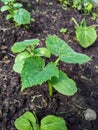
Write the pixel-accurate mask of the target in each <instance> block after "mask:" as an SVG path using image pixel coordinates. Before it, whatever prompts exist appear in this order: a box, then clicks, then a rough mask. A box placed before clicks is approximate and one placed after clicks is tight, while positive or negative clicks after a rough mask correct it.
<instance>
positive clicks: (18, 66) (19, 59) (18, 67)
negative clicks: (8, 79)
mask: <svg viewBox="0 0 98 130" xmlns="http://www.w3.org/2000/svg"><path fill="white" fill-rule="evenodd" d="M30 56H31V55H30V54H29V53H28V52H22V53H20V54H18V55H17V56H16V58H15V63H14V65H13V70H14V71H15V72H17V73H21V71H22V68H23V65H24V60H25V58H28V57H30Z"/></svg>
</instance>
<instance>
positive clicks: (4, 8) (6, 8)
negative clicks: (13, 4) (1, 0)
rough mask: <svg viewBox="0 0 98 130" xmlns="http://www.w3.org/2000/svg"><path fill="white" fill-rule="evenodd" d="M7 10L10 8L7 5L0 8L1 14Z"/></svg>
mask: <svg viewBox="0 0 98 130" xmlns="http://www.w3.org/2000/svg"><path fill="white" fill-rule="evenodd" d="M9 9H10V7H9V6H8V5H4V6H2V7H1V12H4V11H7V10H9Z"/></svg>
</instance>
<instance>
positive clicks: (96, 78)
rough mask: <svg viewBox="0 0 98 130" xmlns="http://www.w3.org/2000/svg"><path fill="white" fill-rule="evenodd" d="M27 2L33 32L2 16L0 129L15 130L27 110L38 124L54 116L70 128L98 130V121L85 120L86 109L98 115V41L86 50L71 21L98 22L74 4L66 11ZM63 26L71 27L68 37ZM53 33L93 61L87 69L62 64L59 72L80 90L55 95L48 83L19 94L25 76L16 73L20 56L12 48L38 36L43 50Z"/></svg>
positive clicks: (58, 6) (47, 3)
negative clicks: (15, 62)
mask: <svg viewBox="0 0 98 130" xmlns="http://www.w3.org/2000/svg"><path fill="white" fill-rule="evenodd" d="M22 3H23V5H24V8H25V9H27V10H28V11H30V13H31V17H32V19H35V22H33V21H34V20H32V21H31V24H30V25H29V26H28V28H25V27H22V26H21V27H15V25H14V23H13V21H6V20H5V16H6V13H1V12H0V130H16V128H15V126H14V121H15V119H16V118H17V117H19V116H20V115H21V114H23V113H24V112H26V111H31V112H32V111H35V112H36V115H37V117H38V120H39V121H40V120H41V119H42V118H43V117H44V116H46V115H49V114H54V115H57V116H60V117H63V118H64V119H65V120H66V124H67V127H68V130H98V118H97V119H96V120H94V121H87V120H85V118H84V112H85V110H86V109H87V108H90V109H93V110H94V111H95V112H96V113H97V114H98V67H96V66H98V40H96V42H95V43H94V44H93V45H92V46H91V47H89V48H87V49H84V48H82V47H81V46H80V45H79V44H78V42H77V41H76V39H75V29H74V23H73V22H72V20H71V18H72V17H74V18H75V19H76V20H77V21H78V22H79V23H80V22H81V20H82V18H85V19H86V21H87V25H94V26H96V25H97V24H98V19H96V20H92V19H91V18H92V16H91V15H84V14H83V13H80V12H79V11H77V10H74V9H73V8H72V7H70V6H69V7H67V10H63V9H62V5H61V4H60V3H58V1H56V0H52V1H51V0H40V2H38V3H37V2H36V1H32V0H28V1H25V2H24V1H23V2H22ZM1 6H2V2H0V7H1ZM61 28H67V33H66V34H62V33H60V29H61ZM96 30H97V27H96ZM51 34H56V35H58V36H59V37H60V38H62V39H63V40H65V41H66V42H67V43H68V44H69V45H70V46H71V47H72V48H73V49H74V50H76V51H77V52H80V53H84V54H87V55H88V56H90V57H91V58H92V60H91V61H90V62H88V63H86V64H83V65H79V64H66V63H64V62H60V63H59V68H60V69H62V70H63V71H64V72H66V73H67V74H68V76H69V77H70V78H72V79H73V80H75V81H76V84H77V88H78V92H77V93H76V94H75V95H74V96H71V97H68V96H64V95H62V94H60V93H58V92H57V91H55V90H54V91H53V96H52V97H50V96H49V94H48V88H47V83H44V84H42V85H41V86H34V87H32V88H28V89H27V90H25V91H23V92H21V91H20V89H21V82H20V75H19V74H17V73H15V72H14V71H13V69H12V67H13V63H14V59H15V55H14V54H12V52H11V46H12V45H13V44H14V43H15V42H16V41H22V40H25V39H33V38H39V39H40V41H41V42H40V46H45V38H46V36H48V35H51ZM51 60H55V57H51V58H50V59H46V61H47V62H49V61H51Z"/></svg>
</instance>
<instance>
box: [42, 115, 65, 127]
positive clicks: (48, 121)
mask: <svg viewBox="0 0 98 130" xmlns="http://www.w3.org/2000/svg"><path fill="white" fill-rule="evenodd" d="M40 130H67V127H66V123H65V121H64V120H63V119H62V118H60V117H57V116H53V115H48V116H46V117H44V118H43V119H42V120H41V126H40Z"/></svg>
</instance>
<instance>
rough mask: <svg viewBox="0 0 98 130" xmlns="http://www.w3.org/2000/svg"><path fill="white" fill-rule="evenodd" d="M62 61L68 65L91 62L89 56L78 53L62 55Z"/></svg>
mask: <svg viewBox="0 0 98 130" xmlns="http://www.w3.org/2000/svg"><path fill="white" fill-rule="evenodd" d="M60 59H61V61H64V62H66V63H79V64H83V63H85V62H88V61H89V60H91V59H90V58H89V57H88V56H87V55H85V54H80V53H76V52H75V53H69V54H66V55H61V56H60Z"/></svg>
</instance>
